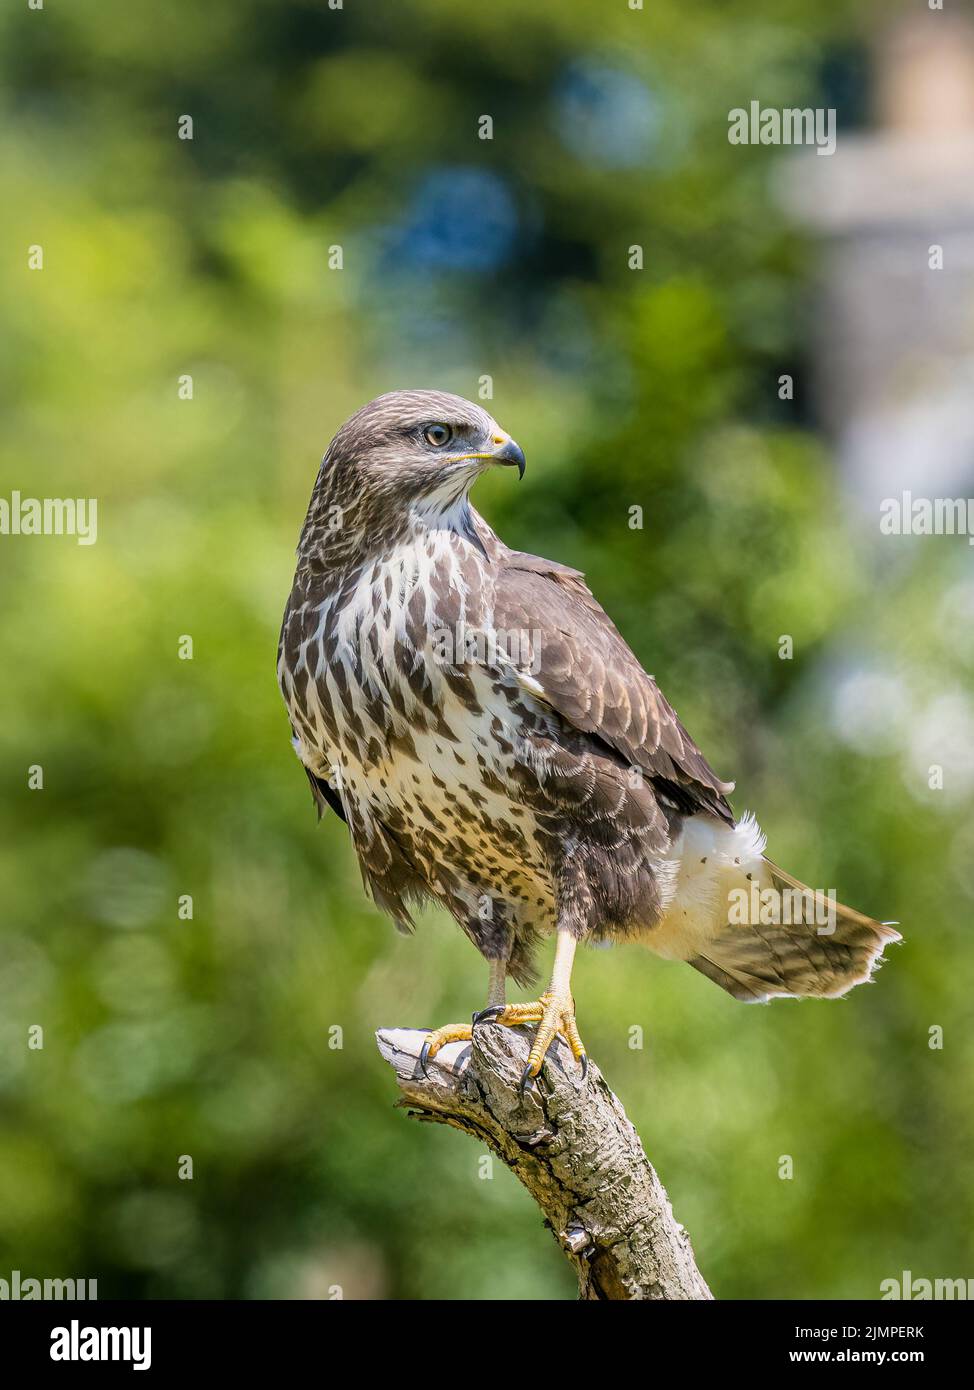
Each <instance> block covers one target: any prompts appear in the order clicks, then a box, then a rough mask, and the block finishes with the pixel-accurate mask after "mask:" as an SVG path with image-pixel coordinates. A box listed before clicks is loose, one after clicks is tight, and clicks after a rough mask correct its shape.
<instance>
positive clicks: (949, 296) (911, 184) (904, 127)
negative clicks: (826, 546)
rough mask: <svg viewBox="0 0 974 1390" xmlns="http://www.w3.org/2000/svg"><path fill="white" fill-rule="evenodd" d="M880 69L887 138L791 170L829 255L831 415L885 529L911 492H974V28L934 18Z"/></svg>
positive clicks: (912, 24) (880, 110) (824, 301)
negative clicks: (886, 511)
mask: <svg viewBox="0 0 974 1390" xmlns="http://www.w3.org/2000/svg"><path fill="white" fill-rule="evenodd" d="M874 61H875V79H876V81H875V86H876V92H877V101H876V111H875V115H876V128H875V130H874V131H871V132H869V133H865V134H854V135H852V134H847V133H844V132H843V131H842V129H841V127H840V128H839V131H838V141H837V147H836V152H835V154H834V155H833V156H832V157H831V158H828V159H818V158H815V156H814V152H813V151H811V150H805V151H803V152H802V153H801V154H800V155H795V156H792V157H791V158H789V159H788V160H787V161H786V162H785V163H784V164H783V166H782V167H781V169H780V195H781V198H782V200H783V202H784V204H785V206H786V207H787V208H788V209H789V211H790V212H791V213H792V214H793V215H794V216H795V217H796V218H797V219H798V220H799V221H800V222H802V223H804V224H805V225H806V226H807V227H809V228H811V229H813V230H814V231H816V232H818V233H819V234H820V235H821V236H822V237H823V238H825V239H826V242H827V245H826V247H825V251H824V256H823V262H822V270H821V277H820V284H819V286H818V288H817V299H816V308H815V320H814V325H813V330H814V333H815V337H816V345H815V375H816V384H815V400H816V408H817V412H818V414H819V417H820V419H821V420H822V422H823V423H824V424H825V426H826V428H827V429H828V430H829V432H830V433H831V434H832V435H833V437H834V439H835V441H836V450H837V457H838V462H839V466H840V469H841V472H842V476H843V478H844V481H845V483H846V486H847V488H848V491H849V494H850V495H851V497H852V498H853V499H854V500H856V501H857V502H858V503H859V504H860V505H861V506H862V508H863V509H864V511H866V512H868V513H871V514H872V515H874V516H878V507H879V503H880V501H881V500H882V499H883V498H884V497H891V496H899V494H900V493H902V492H903V491H904V490H905V489H909V490H912V491H913V492H914V493H916V494H923V495H926V496H959V495H969V494H970V493H971V489H972V485H974V24H972V23H971V22H970V21H969V20H967V19H963V18H960V17H958V16H952V15H950V14H947V13H944V12H941V11H931V10H924V11H922V12H920V13H918V14H914V15H912V16H911V17H910V18H908V19H905V20H901V21H900V22H898V23H894V24H893V25H892V26H891V27H890V28H889V29H888V30H887V32H886V33H885V35H884V36H883V37H882V38H881V39H880V41H879V42H878V43H877V46H876V51H875V59H874ZM938 246H939V247H942V248H943V269H931V268H930V260H931V248H932V247H938Z"/></svg>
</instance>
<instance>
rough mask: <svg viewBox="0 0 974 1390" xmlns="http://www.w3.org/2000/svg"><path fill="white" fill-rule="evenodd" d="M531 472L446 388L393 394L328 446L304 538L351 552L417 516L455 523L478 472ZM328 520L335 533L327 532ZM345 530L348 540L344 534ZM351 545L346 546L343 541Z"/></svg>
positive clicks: (517, 452) (487, 421) (485, 419)
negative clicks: (324, 529)
mask: <svg viewBox="0 0 974 1390" xmlns="http://www.w3.org/2000/svg"><path fill="white" fill-rule="evenodd" d="M497 464H502V465H507V466H508V467H515V468H517V470H518V473H519V475H521V476H523V474H524V454H523V453H522V452H521V449H520V448H519V446H518V445H517V444H515V442H514V440H513V439H511V437H510V435H508V434H507V433H506V432H505V431H504V430H502V429H501V428H500V426H499V425H498V424H497V421H496V420H494V419H493V418H492V417H491V416H490V415H488V413H487V411H486V410H483V409H482V408H481V407H480V406H479V405H474V404H473V402H472V401H467V400H464V399H463V397H462V396H454V395H451V394H449V393H448V392H445V391H390V392H388V393H387V394H386V395H384V396H377V397H376V399H375V400H374V401H370V402H369V404H368V405H365V406H363V407H362V409H361V410H357V411H356V412H355V414H354V415H353V416H351V418H350V419H348V420H346V422H345V424H344V425H342V427H341V429H340V430H339V431H338V433H337V434H336V435H335V437H334V439H333V440H332V441H331V443H330V444H329V446H328V449H327V451H326V453H325V456H324V458H323V460H322V463H321V471H320V472H319V474H318V481H317V483H316V485H315V491H314V494H313V496H312V499H311V508H310V509H309V512H308V520H307V522H306V524H305V534H304V535H303V536H302V549H306V548H307V545H306V542H309V541H310V542H312V543H314V544H316V545H320V544H322V543H328V544H329V548H331V549H336V550H339V551H341V550H346V549H347V547H348V545H349V544H350V543H351V542H352V540H353V538H354V537H353V533H355V535H356V536H357V537H358V540H359V543H361V542H362V540H363V539H364V538H365V536H368V535H371V537H372V539H373V540H379V539H383V538H386V537H388V536H390V535H393V534H395V533H397V532H398V531H399V530H400V529H401V528H402V526H403V525H405V524H408V522H409V520H410V518H417V517H418V518H422V519H424V520H426V521H429V522H433V523H436V522H437V521H438V520H440V519H442V520H444V521H448V519H449V518H450V517H451V515H453V514H455V513H458V512H459V511H462V509H463V508H464V507H465V506H466V499H467V493H468V492H469V490H470V487H471V485H472V484H473V483H474V481H475V480H476V479H477V477H479V475H480V474H481V473H482V472H483V471H484V470H485V469H487V468H491V467H494V466H495V465H497ZM323 524H324V525H328V526H330V529H331V535H327V534H322V531H321V527H322V525H323ZM342 531H344V532H346V533H347V534H345V536H344V537H342V535H341V534H340V532H342ZM343 542H344V544H343Z"/></svg>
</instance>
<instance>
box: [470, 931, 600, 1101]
mask: <svg viewBox="0 0 974 1390" xmlns="http://www.w3.org/2000/svg"><path fill="white" fill-rule="evenodd" d="M576 944H577V942H576V939H575V936H574V934H573V933H572V932H571V931H569V930H568V929H567V928H566V927H559V929H558V936H557V940H556V944H555V961H554V966H553V967H552V971H551V984H550V985H549V986H548V988H547V990H546V991H545V992H544V994H542V996H541V998H540V999H536V1000H534V1002H533V1003H530V1004H500V1003H498V1004H490V1005H488V1007H487V1008H486V1009H483V1010H481V1012H480V1013H479V1014H474V1023H475V1024H477V1023H488V1022H492V1023H502V1024H504V1025H505V1026H506V1027H508V1028H515V1027H517V1026H518V1024H521V1023H536V1024H537V1025H538V1031H537V1033H536V1034H535V1037H534V1043H533V1045H532V1047H531V1051H530V1053H529V1054H528V1064H527V1066H526V1067H525V1068H524V1073H523V1075H522V1076H521V1090H522V1091H523V1090H524V1089H525V1088H526V1087H527V1086H528V1085H530V1083H531V1082H532V1081H533V1080H534V1078H535V1077H536V1076H537V1074H538V1072H539V1071H540V1070H541V1066H542V1063H543V1062H544V1059H545V1056H546V1054H547V1052H548V1049H549V1047H550V1046H551V1044H552V1042H553V1041H554V1039H555V1037H556V1036H558V1037H560V1038H562V1039H563V1040H564V1041H565V1042H566V1043H567V1044H568V1046H569V1048H570V1049H571V1054H572V1056H573V1057H574V1058H575V1060H576V1062H580V1063H581V1067H582V1077H583V1079H584V1077H585V1075H586V1073H587V1071H588V1057H587V1056H586V1054H585V1048H584V1046H583V1045H582V1040H581V1038H580V1037H579V1034H578V1026H577V1024H576V1023H575V1001H574V999H573V998H572V990H571V975H572V962H573V960H574V959H575V946H576Z"/></svg>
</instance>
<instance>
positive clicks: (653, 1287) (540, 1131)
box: [376, 1024, 713, 1300]
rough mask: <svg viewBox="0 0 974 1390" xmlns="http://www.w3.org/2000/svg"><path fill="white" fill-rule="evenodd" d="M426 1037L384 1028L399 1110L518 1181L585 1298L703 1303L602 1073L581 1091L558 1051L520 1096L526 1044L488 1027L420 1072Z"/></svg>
mask: <svg viewBox="0 0 974 1390" xmlns="http://www.w3.org/2000/svg"><path fill="white" fill-rule="evenodd" d="M425 1038H426V1033H425V1032H423V1031H421V1030H419V1029H413V1028H389V1029H386V1028H384V1029H380V1030H379V1032H378V1033H377V1034H376V1040H377V1042H378V1045H379V1051H380V1052H381V1054H382V1056H383V1057H384V1058H385V1060H386V1061H387V1062H389V1063H390V1065H391V1066H392V1067H393V1068H394V1069H395V1072H396V1079H397V1081H398V1083H399V1089H400V1091H401V1093H402V1098H401V1100H400V1101H399V1104H400V1105H402V1106H404V1107H405V1108H406V1109H407V1110H408V1111H409V1112H410V1113H411V1114H413V1115H415V1116H416V1117H417V1118H418V1119H421V1120H428V1121H433V1122H436V1123H440V1124H447V1125H452V1126H453V1127H454V1128H455V1129H461V1130H463V1131H464V1132H465V1133H467V1134H470V1135H472V1136H473V1137H474V1138H475V1139H476V1140H477V1142H478V1143H480V1144H483V1145H485V1146H486V1147H487V1148H489V1149H490V1150H491V1151H492V1152H493V1153H494V1154H496V1155H497V1157H498V1158H500V1159H502V1160H503V1162H504V1163H506V1164H507V1166H508V1167H509V1168H510V1169H511V1171H512V1172H513V1173H514V1174H515V1175H516V1176H517V1177H518V1178H519V1179H520V1181H521V1182H522V1183H523V1184H524V1186H525V1187H526V1188H527V1190H528V1191H529V1192H530V1193H531V1196H532V1197H533V1198H534V1200H535V1201H536V1202H537V1204H538V1206H539V1207H540V1208H541V1211H542V1213H543V1214H544V1217H545V1222H546V1224H547V1225H548V1226H549V1227H550V1229H551V1230H552V1232H553V1233H554V1235H555V1237H556V1239H557V1240H558V1242H559V1244H560V1245H561V1248H562V1250H563V1251H564V1253H565V1255H566V1256H567V1258H568V1259H569V1261H570V1262H571V1265H572V1267H573V1269H574V1270H575V1273H576V1275H577V1276H578V1290H579V1297H580V1298H582V1299H589V1300H599V1299H613V1300H629V1299H641V1298H652V1299H708V1298H711V1297H712V1296H713V1295H712V1294H711V1292H710V1290H709V1289H708V1287H707V1285H706V1283H705V1282H704V1279H703V1276H702V1275H701V1273H700V1271H699V1270H698V1269H697V1266H696V1263H695V1261H694V1258H693V1250H692V1249H691V1247H690V1238H689V1236H688V1235H687V1233H686V1231H685V1230H684V1229H683V1227H682V1226H681V1225H680V1224H679V1223H678V1222H677V1221H676V1220H675V1219H674V1216H673V1211H672V1209H671V1207H670V1203H669V1200H668V1198H667V1196H666V1192H665V1190H664V1188H663V1185H662V1183H661V1182H660V1180H659V1178H658V1177H657V1176H656V1172H655V1170H654V1169H653V1166H652V1164H651V1163H650V1162H649V1160H648V1159H647V1157H646V1155H645V1153H644V1152H643V1146H642V1144H641V1143H640V1140H639V1135H638V1134H637V1133H636V1131H635V1129H634V1128H633V1126H632V1124H631V1123H630V1122H629V1119H628V1117H627V1116H626V1112H625V1111H624V1110H623V1108H622V1105H621V1104H620V1102H619V1100H618V1099H617V1098H616V1096H615V1095H614V1094H613V1093H612V1091H610V1090H609V1087H608V1086H607V1085H606V1083H605V1081H604V1080H603V1077H602V1074H601V1072H600V1071H599V1069H598V1067H596V1066H595V1065H594V1064H591V1063H590V1066H589V1073H588V1078H587V1080H586V1081H584V1082H583V1081H582V1080H581V1078H580V1075H579V1073H578V1070H577V1068H576V1066H575V1064H574V1062H573V1061H572V1059H571V1057H570V1056H569V1055H568V1052H567V1050H566V1049H565V1048H563V1047H562V1045H561V1044H560V1043H558V1044H556V1045H555V1046H554V1047H553V1048H552V1050H551V1052H550V1053H549V1054H548V1060H547V1061H546V1063H545V1075H543V1076H542V1077H541V1078H540V1079H539V1081H538V1082H536V1083H535V1086H534V1088H533V1090H532V1091H529V1092H528V1094H527V1095H526V1096H525V1097H523V1098H522V1097H521V1096H520V1095H519V1093H518V1081H519V1080H520V1077H521V1072H522V1071H523V1069H524V1065H525V1062H526V1060H527V1053H528V1048H529V1045H530V1039H529V1035H528V1034H527V1033H524V1032H522V1031H521V1030H519V1029H518V1030H514V1029H510V1028H504V1027H500V1026H498V1025H496V1024H483V1025H480V1026H478V1027H477V1028H476V1030H475V1033H474V1041H473V1043H472V1044H471V1043H450V1044H448V1045H447V1046H446V1047H444V1048H443V1049H442V1050H441V1051H440V1053H439V1054H438V1055H437V1056H436V1057H435V1058H434V1059H433V1060H432V1061H431V1062H430V1064H429V1077H428V1078H427V1077H425V1076H424V1075H423V1074H422V1072H421V1070H420V1068H419V1060H418V1059H419V1051H420V1048H421V1047H422V1045H423V1041H424V1039H425Z"/></svg>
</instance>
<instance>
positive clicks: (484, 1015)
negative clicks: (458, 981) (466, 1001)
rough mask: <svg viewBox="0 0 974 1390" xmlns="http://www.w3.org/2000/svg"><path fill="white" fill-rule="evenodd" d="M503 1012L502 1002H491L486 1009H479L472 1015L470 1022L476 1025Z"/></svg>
mask: <svg viewBox="0 0 974 1390" xmlns="http://www.w3.org/2000/svg"><path fill="white" fill-rule="evenodd" d="M503 1012H504V1005H503V1004H491V1005H490V1007H489V1008H487V1009H480V1010H479V1011H478V1012H477V1013H475V1014H474V1016H473V1019H472V1022H473V1024H474V1027H476V1025H477V1024H478V1023H489V1022H490V1020H491V1019H492V1018H500V1016H501V1014H502V1013H503Z"/></svg>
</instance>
